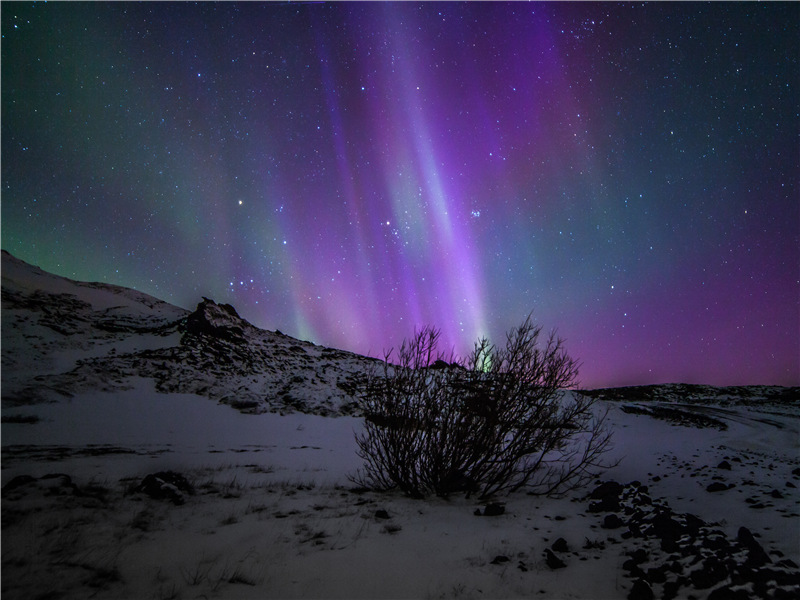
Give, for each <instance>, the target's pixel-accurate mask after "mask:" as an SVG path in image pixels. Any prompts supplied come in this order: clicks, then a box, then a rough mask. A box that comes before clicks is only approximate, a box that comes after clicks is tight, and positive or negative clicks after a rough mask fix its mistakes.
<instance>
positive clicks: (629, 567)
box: [622, 558, 644, 577]
mask: <svg viewBox="0 0 800 600" xmlns="http://www.w3.org/2000/svg"><path fill="white" fill-rule="evenodd" d="M622 570H623V571H628V572H629V573H630V575H629V577H644V571H642V570H641V569H640V568H639V565H638V564H636V561H635V560H633V559H632V558H629V559H628V560H626V561H625V562H624V563H622Z"/></svg>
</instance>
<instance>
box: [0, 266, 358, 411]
mask: <svg viewBox="0 0 800 600" xmlns="http://www.w3.org/2000/svg"><path fill="white" fill-rule="evenodd" d="M2 308H3V328H2V342H3V346H2V368H3V405H4V406H13V405H21V404H30V403H37V402H46V401H52V400H54V399H57V398H58V397H59V396H71V395H73V394H75V393H77V392H80V391H85V390H89V389H96V390H106V391H112V390H121V389H129V388H130V387H131V386H130V380H131V378H134V377H144V378H149V379H152V380H154V381H155V385H156V389H157V390H158V391H161V392H180V393H193V394H200V395H203V396H207V397H208V398H211V399H213V400H217V401H219V402H222V403H225V404H230V405H231V406H233V407H235V408H237V409H239V410H241V411H244V412H254V413H260V412H268V411H275V412H292V411H300V412H308V413H313V414H321V415H340V414H349V413H351V412H353V411H354V410H355V403H354V393H355V391H356V388H357V385H358V383H359V381H360V380H361V378H362V377H363V376H364V373H365V371H366V369H367V368H368V367H369V365H370V364H373V363H374V360H373V359H370V358H367V357H363V356H359V355H357V354H353V353H350V352H344V351H341V350H335V349H331V348H324V347H320V346H316V345H314V344H312V343H310V342H304V341H301V340H297V339H294V338H291V337H289V336H286V335H284V334H282V333H280V332H271V331H265V330H262V329H259V328H257V327H255V326H253V325H252V324H250V323H248V322H247V321H245V320H244V319H242V318H241V317H239V315H238V314H237V313H236V310H235V309H234V308H233V307H232V306H229V305H225V304H217V303H215V302H214V301H213V300H209V299H206V298H204V299H203V300H202V301H201V302H200V303H199V304H198V306H197V308H196V310H195V311H194V312H191V313H190V312H189V311H186V310H184V309H182V308H179V307H176V306H173V305H170V304H168V303H166V302H163V301H161V300H157V299H156V298H153V297H151V296H148V295H146V294H142V293H140V292H137V291H135V290H131V289H127V288H123V287H119V286H114V285H108V284H103V283H84V282H79V281H73V280H71V279H67V278H64V277H59V276H56V275H52V274H49V273H46V272H44V271H42V270H41V269H38V268H37V267H33V266H31V265H28V264H27V263H25V262H23V261H21V260H18V259H16V258H14V257H13V256H12V255H10V254H9V253H7V252H5V251H4V252H3V254H2Z"/></svg>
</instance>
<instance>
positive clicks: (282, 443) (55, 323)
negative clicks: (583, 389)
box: [1, 255, 800, 600]
mask: <svg viewBox="0 0 800 600" xmlns="http://www.w3.org/2000/svg"><path fill="white" fill-rule="evenodd" d="M12 261H13V259H10V258H9V257H7V256H6V255H4V256H3V303H4V304H3V315H2V319H3V371H2V378H3V381H2V383H3V409H2V416H3V424H2V437H1V440H2V474H1V479H2V481H1V483H2V505H1V509H2V511H1V512H2V596H3V598H4V599H6V598H12V599H13V598H20V599H23V598H24V599H28V598H88V597H98V598H159V599H165V598H301V597H302V598H306V597H311V598H595V599H602V598H637V599H638V598H649V597H653V596H654V597H656V598H689V597H694V598H697V599H698V600H701V599H704V598H710V599H712V600H718V599H720V598H751V597H764V598H772V597H775V598H780V597H787V598H788V597H800V574H799V572H798V569H797V564H798V563H800V493H798V486H800V460H798V458H800V456H799V455H800V435H799V434H800V419H799V418H798V416H797V414H798V410H797V407H798V399H796V398H795V399H793V400H792V399H789V400H786V401H781V402H772V403H769V404H764V403H762V404H756V405H752V402H749V404H751V405H745V404H742V405H740V404H737V402H736V401H735V399H733V400H732V399H731V398H726V400H725V402H724V403H716V404H715V403H713V402H712V403H710V404H709V403H707V402H701V401H700V400H702V399H698V398H692V399H691V402H689V403H683V404H681V403H678V402H676V401H675V398H672V399H671V400H670V401H669V402H654V401H653V400H652V399H650V398H642V399H641V401H638V400H637V399H636V398H628V399H626V400H625V401H624V402H618V401H617V402H615V401H609V400H598V408H599V409H604V408H606V407H607V408H609V409H610V413H609V420H610V423H611V425H612V426H613V427H614V430H615V434H614V448H613V450H612V451H611V454H610V456H609V457H608V458H609V459H611V460H614V459H620V463H619V464H618V465H617V466H615V467H614V468H612V469H610V470H609V471H607V472H606V473H604V474H603V475H602V476H601V477H600V478H599V479H598V480H597V481H596V482H593V483H592V484H590V485H588V486H587V487H586V488H585V489H581V490H577V491H575V492H573V493H571V494H569V495H567V496H566V497H564V498H543V497H536V496H528V495H526V494H525V493H524V492H520V493H516V494H513V495H511V496H508V497H501V498H497V499H496V501H497V502H500V503H501V508H502V509H503V510H498V511H497V512H501V513H502V514H499V515H497V516H480V513H482V512H484V511H485V510H486V503H481V502H479V501H477V500H476V499H474V498H471V499H467V498H464V497H463V496H457V497H452V498H451V499H449V500H445V499H441V498H429V499H426V500H414V499H410V498H406V497H403V496H402V495H400V494H398V493H379V492H373V491H366V490H363V489H359V488H357V487H356V486H355V484H353V483H352V481H351V480H350V479H349V476H350V475H352V474H354V473H355V471H356V469H358V467H359V466H360V459H359V458H358V457H357V455H356V443H355V438H354V435H355V433H357V432H358V431H360V428H361V426H362V422H363V421H362V419H361V418H360V417H358V416H347V415H345V416H321V415H319V414H307V413H301V412H297V411H295V412H292V410H294V409H296V408H297V407H298V406H300V407H301V408H302V407H305V408H310V409H311V411H312V412H313V411H314V407H315V406H324V407H325V408H326V410H325V411H323V412H324V413H326V414H329V415H337V414H338V415H342V413H344V412H346V411H341V410H339V407H341V406H343V405H344V404H343V403H346V402H348V397H347V395H348V393H349V389H350V388H349V386H348V385H341V386H337V384H336V382H337V377H344V375H346V374H348V373H349V374H352V373H356V372H357V369H358V368H359V365H361V366H363V365H365V364H368V363H367V362H366V359H364V361H361V359H359V358H357V357H354V356H353V355H346V354H336V352H337V351H326V349H323V348H319V347H315V346H313V345H310V344H307V343H304V342H303V343H298V342H297V341H296V340H292V339H291V338H288V337H286V336H282V335H280V334H269V332H266V333H264V332H261V333H259V332H257V331H250V330H248V329H247V328H248V327H251V326H249V324H246V323H245V324H242V323H243V322H240V321H238V320H233V321H231V320H229V319H228V317H227V316H225V315H226V314H228V315H230V316H232V315H233V314H234V313H230V312H229V311H227V309H225V308H224V307H219V306H217V305H215V304H210V305H207V306H206V310H205V312H200V313H197V312H196V313H194V314H199V315H200V316H201V317H203V318H206V317H208V316H209V315H211V316H212V317H213V315H214V314H217V315H221V316H220V318H222V319H223V321H224V322H223V323H222V324H221V325H220V324H219V321H215V320H214V319H211V320H210V321H208V323H210V324H211V325H212V326H214V327H216V326H219V327H221V329H218V330H213V331H211V333H208V332H205V333H203V332H202V331H200V330H199V329H198V328H197V327H194V329H193V328H192V327H188V328H187V325H186V319H187V315H189V312H188V311H184V310H183V309H178V308H176V307H170V306H169V305H164V304H158V303H157V301H155V299H150V298H149V297H147V298H141V297H137V296H136V292H132V291H130V290H128V291H125V290H122V289H121V288H114V289H115V290H116V291H113V290H111V289H110V288H108V287H106V286H102V285H99V284H79V283H77V282H69V281H68V280H61V278H54V276H51V275H47V274H42V273H41V272H39V273H36V272H33V271H31V269H32V268H31V267H29V266H27V265H24V263H22V264H20V263H19V261H17V262H12ZM8 265H11V266H10V267H9V266H8ZM51 278H54V279H51ZM20 282H22V283H20ZM31 282H32V283H31ZM23 284H24V285H23ZM54 285H55V286H56V288H57V289H55V290H54V289H53V286H54ZM59 286H60V287H59ZM37 290H38V291H41V293H38V291H37ZM42 290H44V291H42ZM57 293H58V294H61V296H57V295H56V294H57ZM109 294H111V295H109ZM54 298H57V299H58V300H59V301H62V302H64V305H66V306H71V307H72V308H71V309H70V311H66V313H65V312H64V311H63V310H62V311H61V312H59V310H58V308H57V307H54V306H52V302H53V300H54ZM113 298H116V300H112V299H113ZM120 298H121V299H122V300H120ZM148 304H149V305H151V307H152V308H153V309H154V310H152V311H151V310H146V309H145V308H142V307H143V306H144V307H147V305H148ZM209 310H211V311H212V312H208V311H209ZM213 311H216V312H213ZM220 311H222V312H220ZM223 313H225V314H223ZM98 314H105V315H110V314H111V315H113V319H112V321H109V322H108V323H106V324H105V325H103V326H102V327H99V328H98V327H97V326H96V324H97V321H98V316H97V315H98ZM66 315H72V317H73V318H72V320H70V319H68V318H67V316H66ZM203 315H205V316H203ZM109 318H110V317H109ZM214 318H216V317H214ZM212 321H213V322H212ZM109 323H110V326H109ZM208 323H207V324H205V325H203V324H201V325H202V326H203V327H207V326H208ZM215 323H216V325H215ZM120 324H124V327H121V326H120ZM240 329H241V330H242V331H243V332H244V334H246V336H245V337H246V339H247V341H248V342H250V341H252V340H256V341H257V343H258V344H261V346H260V347H261V348H262V349H263V350H264V360H265V361H266V360H267V359H269V360H271V361H273V362H272V367H273V372H272V375H271V377H273V379H272V380H270V381H273V380H274V381H282V382H288V383H291V382H292V377H293V376H294V374H296V371H293V369H294V368H295V367H298V366H299V367H302V368H303V369H305V370H304V371H303V372H304V373H306V375H304V379H303V380H302V381H301V380H297V381H296V383H297V386H298V388H300V389H301V390H305V392H302V393H305V394H307V395H306V396H302V393H301V392H298V391H297V390H293V396H288V395H287V396H286V398H288V399H289V400H290V402H289V404H288V405H286V406H284V407H276V405H273V404H270V403H271V402H278V401H280V398H278V399H273V400H270V403H266V404H264V403H262V404H259V405H258V408H259V409H263V408H265V407H266V406H270V407H271V409H272V410H279V411H280V412H266V413H261V414H244V412H240V411H237V410H235V409H234V408H233V407H232V406H235V402H233V401H232V399H231V397H232V396H235V395H236V393H237V391H238V390H242V392H243V393H245V394H247V395H248V398H251V397H254V396H253V394H255V393H256V392H257V391H258V390H260V389H263V387H258V386H263V385H265V383H264V381H262V380H261V379H259V377H258V376H256V377H253V376H252V375H251V374H247V373H245V374H244V375H242V374H237V373H239V370H240V369H241V368H242V365H243V364H244V363H242V362H235V361H232V362H230V363H226V365H227V366H225V365H223V366H220V365H217V366H216V367H215V368H216V369H218V370H220V372H222V371H224V372H223V373H222V375H221V377H222V379H220V381H224V382H225V384H224V385H222V384H218V386H217V387H213V386H211V387H206V388H203V389H204V390H205V393H186V392H185V391H181V390H185V389H193V388H192V386H191V382H187V383H182V384H181V386H183V387H181V386H177V387H176V388H175V389H173V390H172V393H164V391H165V387H166V388H169V386H167V385H166V383H165V382H168V380H169V377H168V376H167V375H166V373H172V374H173V375H174V374H176V373H177V374H184V375H186V373H187V372H186V371H185V370H182V369H183V367H184V366H185V365H183V364H182V362H181V360H182V359H181V360H178V359H177V358H176V360H173V361H172V362H170V360H169V356H173V357H179V356H182V357H184V359H185V357H186V356H189V355H191V352H194V351H195V350H197V349H198V348H199V347H200V346H199V345H198V344H197V341H198V339H201V338H200V337H199V336H200V335H206V336H208V335H211V336H212V338H213V336H214V335H221V336H223V337H225V339H226V340H227V341H226V342H225V343H226V344H228V345H223V346H220V347H219V348H223V349H228V350H231V351H232V352H236V347H237V346H236V345H237V344H239V342H238V341H237V340H236V339H235V338H237V336H238V335H239V333H238V331H239V330H240ZM198 331H199V333H198ZM215 331H216V333H215ZM220 332H221V333H220ZM231 332H233V333H231ZM192 336H195V337H192ZM187 338H191V339H190V342H191V344H188V343H187V342H186V341H185V340H186V339H187ZM229 338H230V339H229ZM202 339H204V340H206V341H208V339H211V338H207V337H206V338H202ZM231 339H233V341H230V340H231ZM213 341H214V340H213V339H211V342H213ZM300 344H304V345H300ZM187 346H188V348H189V350H186V348H187ZM292 346H297V347H300V348H301V349H302V355H303V356H304V357H306V358H302V360H301V359H300V358H298V357H299V356H300V354H301V352H300V350H297V351H295V352H294V353H292V352H284V350H286V349H287V348H288V347H292ZM219 348H218V350H219ZM176 349H177V350H176ZM112 350H113V352H112ZM165 350H169V351H170V352H171V353H172V354H163V352H164V351H165ZM198 351H199V350H198ZM184 352H187V353H188V354H182V353H184ZM159 353H162V354H159ZM120 356H122V357H123V358H122V359H120V362H114V361H116V360H117V358H118V357H120ZM154 356H157V358H153V357H154ZM200 356H201V359H202V360H201V361H200V362H198V365H197V366H196V367H193V368H195V370H196V372H198V373H201V375H202V364H204V363H203V361H205V360H208V359H209V357H210V356H211V355H200ZM79 359H82V360H84V361H85V362H84V363H80V364H79V363H78V362H77V361H78V360H79ZM86 361H88V362H86ZM137 361H138V362H137ZM337 361H338V362H337ZM87 365H88V366H87ZM109 365H114V367H113V370H109V369H110V367H109ZM287 365H288V367H287ZM326 372H327V373H328V375H329V377H328V378H327V379H326ZM102 373H113V376H114V377H115V378H116V379H115V380H114V381H111V382H105V383H104V382H102V380H101V379H99V378H100V377H101V375H102ZM337 373H338V375H336V374H337ZM205 377H206V379H210V376H208V375H207V374H206V376H205ZM237 378H238V379H237ZM254 379H258V381H257V382H256V384H257V385H255V387H254V385H251V384H253V380H254ZM245 380H246V381H245ZM243 381H245V383H246V382H247V381H249V383H248V384H247V385H245V383H242V382H243ZM58 382H62V383H64V384H65V385H66V388H65V390H64V391H66V392H67V395H62V394H60V393H59V392H60V390H59V389H58V388H57V386H56V383H58ZM98 383H104V384H103V385H99V384H98ZM106 383H107V385H106ZM340 383H344V382H343V380H340ZM248 385H249V387H248ZM281 385H284V383H282V384H281ZM225 386H228V389H227V392H226V388H225ZM326 386H329V387H335V388H336V390H331V392H330V393H328V392H327V391H326ZM7 390H11V392H13V393H12V394H10V397H9V399H8V400H7V397H6V393H7ZM42 390H43V391H42ZM26 394H30V395H29V396H28V395H26ZM234 399H235V398H234ZM42 400H48V402H42ZM298 400H299V401H301V402H300V403H299V404H298ZM259 402H260V400H259ZM315 403H317V404H315ZM676 411H677V412H676ZM251 412H252V411H251ZM281 413H283V414H281ZM153 475H157V477H155V478H154V477H152V476H153ZM608 481H614V482H618V483H619V484H621V485H619V486H615V485H612V484H605V485H600V483H601V482H608ZM154 482H155V483H154ZM495 508H497V507H495ZM476 511H477V512H478V513H479V514H478V515H476ZM645 582H647V583H645ZM649 594H652V596H651V595H649Z"/></svg>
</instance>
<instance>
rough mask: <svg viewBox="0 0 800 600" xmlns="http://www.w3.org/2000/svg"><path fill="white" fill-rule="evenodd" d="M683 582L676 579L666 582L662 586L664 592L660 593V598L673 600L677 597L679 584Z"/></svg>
mask: <svg viewBox="0 0 800 600" xmlns="http://www.w3.org/2000/svg"><path fill="white" fill-rule="evenodd" d="M682 583H683V581H682V580H681V579H678V580H677V581H667V582H666V583H665V584H664V590H663V592H662V595H661V597H662V598H663V600H673V598H676V597H677V596H678V590H680V589H681V584H682Z"/></svg>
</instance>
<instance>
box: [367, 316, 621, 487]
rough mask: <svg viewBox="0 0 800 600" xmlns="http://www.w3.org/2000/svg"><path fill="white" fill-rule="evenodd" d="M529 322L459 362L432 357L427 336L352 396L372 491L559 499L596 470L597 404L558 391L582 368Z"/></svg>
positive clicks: (602, 437) (434, 335)
mask: <svg viewBox="0 0 800 600" xmlns="http://www.w3.org/2000/svg"><path fill="white" fill-rule="evenodd" d="M541 332H542V329H541V327H539V326H536V325H534V324H533V322H532V321H531V318H530V317H528V318H527V319H526V320H525V321H524V322H523V324H522V325H521V326H519V327H518V328H516V329H513V330H511V331H510V332H509V333H508V334H507V336H506V344H505V347H502V348H498V347H496V346H494V345H492V344H490V343H489V342H488V341H487V340H486V339H481V340H479V341H478V342H477V343H476V344H475V348H474V350H473V352H472V353H471V354H470V355H469V356H468V357H467V358H466V359H456V358H454V357H453V356H449V357H445V356H444V355H442V354H439V353H437V350H436V348H437V343H438V340H439V335H440V334H439V331H438V330H436V329H434V328H432V327H426V328H424V329H422V330H421V331H419V332H418V333H417V334H416V335H415V336H414V337H413V338H412V339H411V340H410V341H405V342H404V343H403V345H402V346H401V347H400V350H399V352H398V355H397V360H396V364H392V363H390V358H391V354H392V353H391V352H389V353H387V354H386V355H385V357H384V360H383V361H382V362H381V363H380V364H381V365H382V369H381V370H376V371H373V372H372V373H370V374H369V376H368V378H367V381H366V383H365V385H364V387H363V390H362V393H361V395H360V405H361V409H362V411H363V413H364V415H365V427H364V430H363V432H362V433H360V434H357V435H356V442H357V444H358V454H359V456H360V457H361V458H363V459H364V461H365V463H364V470H363V471H361V472H359V473H358V474H356V475H355V476H354V477H352V479H353V481H354V482H355V483H356V484H359V485H364V486H368V487H372V488H379V489H390V488H399V489H400V490H402V491H403V492H405V493H406V494H408V495H410V496H414V497H423V496H426V495H429V494H437V495H440V496H447V495H449V494H451V493H455V492H467V494H470V493H478V494H480V496H481V497H489V496H492V495H494V494H497V493H500V492H503V493H507V492H512V491H514V490H517V489H520V488H523V487H524V488H526V489H528V490H529V491H530V492H531V493H542V494H551V493H556V492H565V491H567V490H568V489H572V488H573V487H575V486H577V485H580V484H582V483H583V482H584V481H585V480H587V479H588V478H590V477H593V476H595V475H596V474H597V471H598V470H599V469H600V468H602V467H603V466H604V465H602V462H601V457H602V455H603V454H604V453H605V451H606V450H607V449H608V447H609V444H610V439H611V435H610V432H609V431H608V430H607V429H606V427H605V414H596V411H595V410H594V406H593V405H594V402H595V401H594V399H592V398H589V397H588V396H584V395H581V394H578V393H574V394H566V393H564V389H565V388H571V387H574V386H575V385H576V383H577V375H578V364H577V362H576V361H575V360H573V359H572V358H570V356H569V355H568V354H567V353H566V351H565V350H564V347H563V341H562V340H561V339H560V338H557V337H556V336H555V334H554V333H551V334H550V335H549V336H548V337H547V338H546V339H545V340H544V341H542V340H541Z"/></svg>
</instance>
